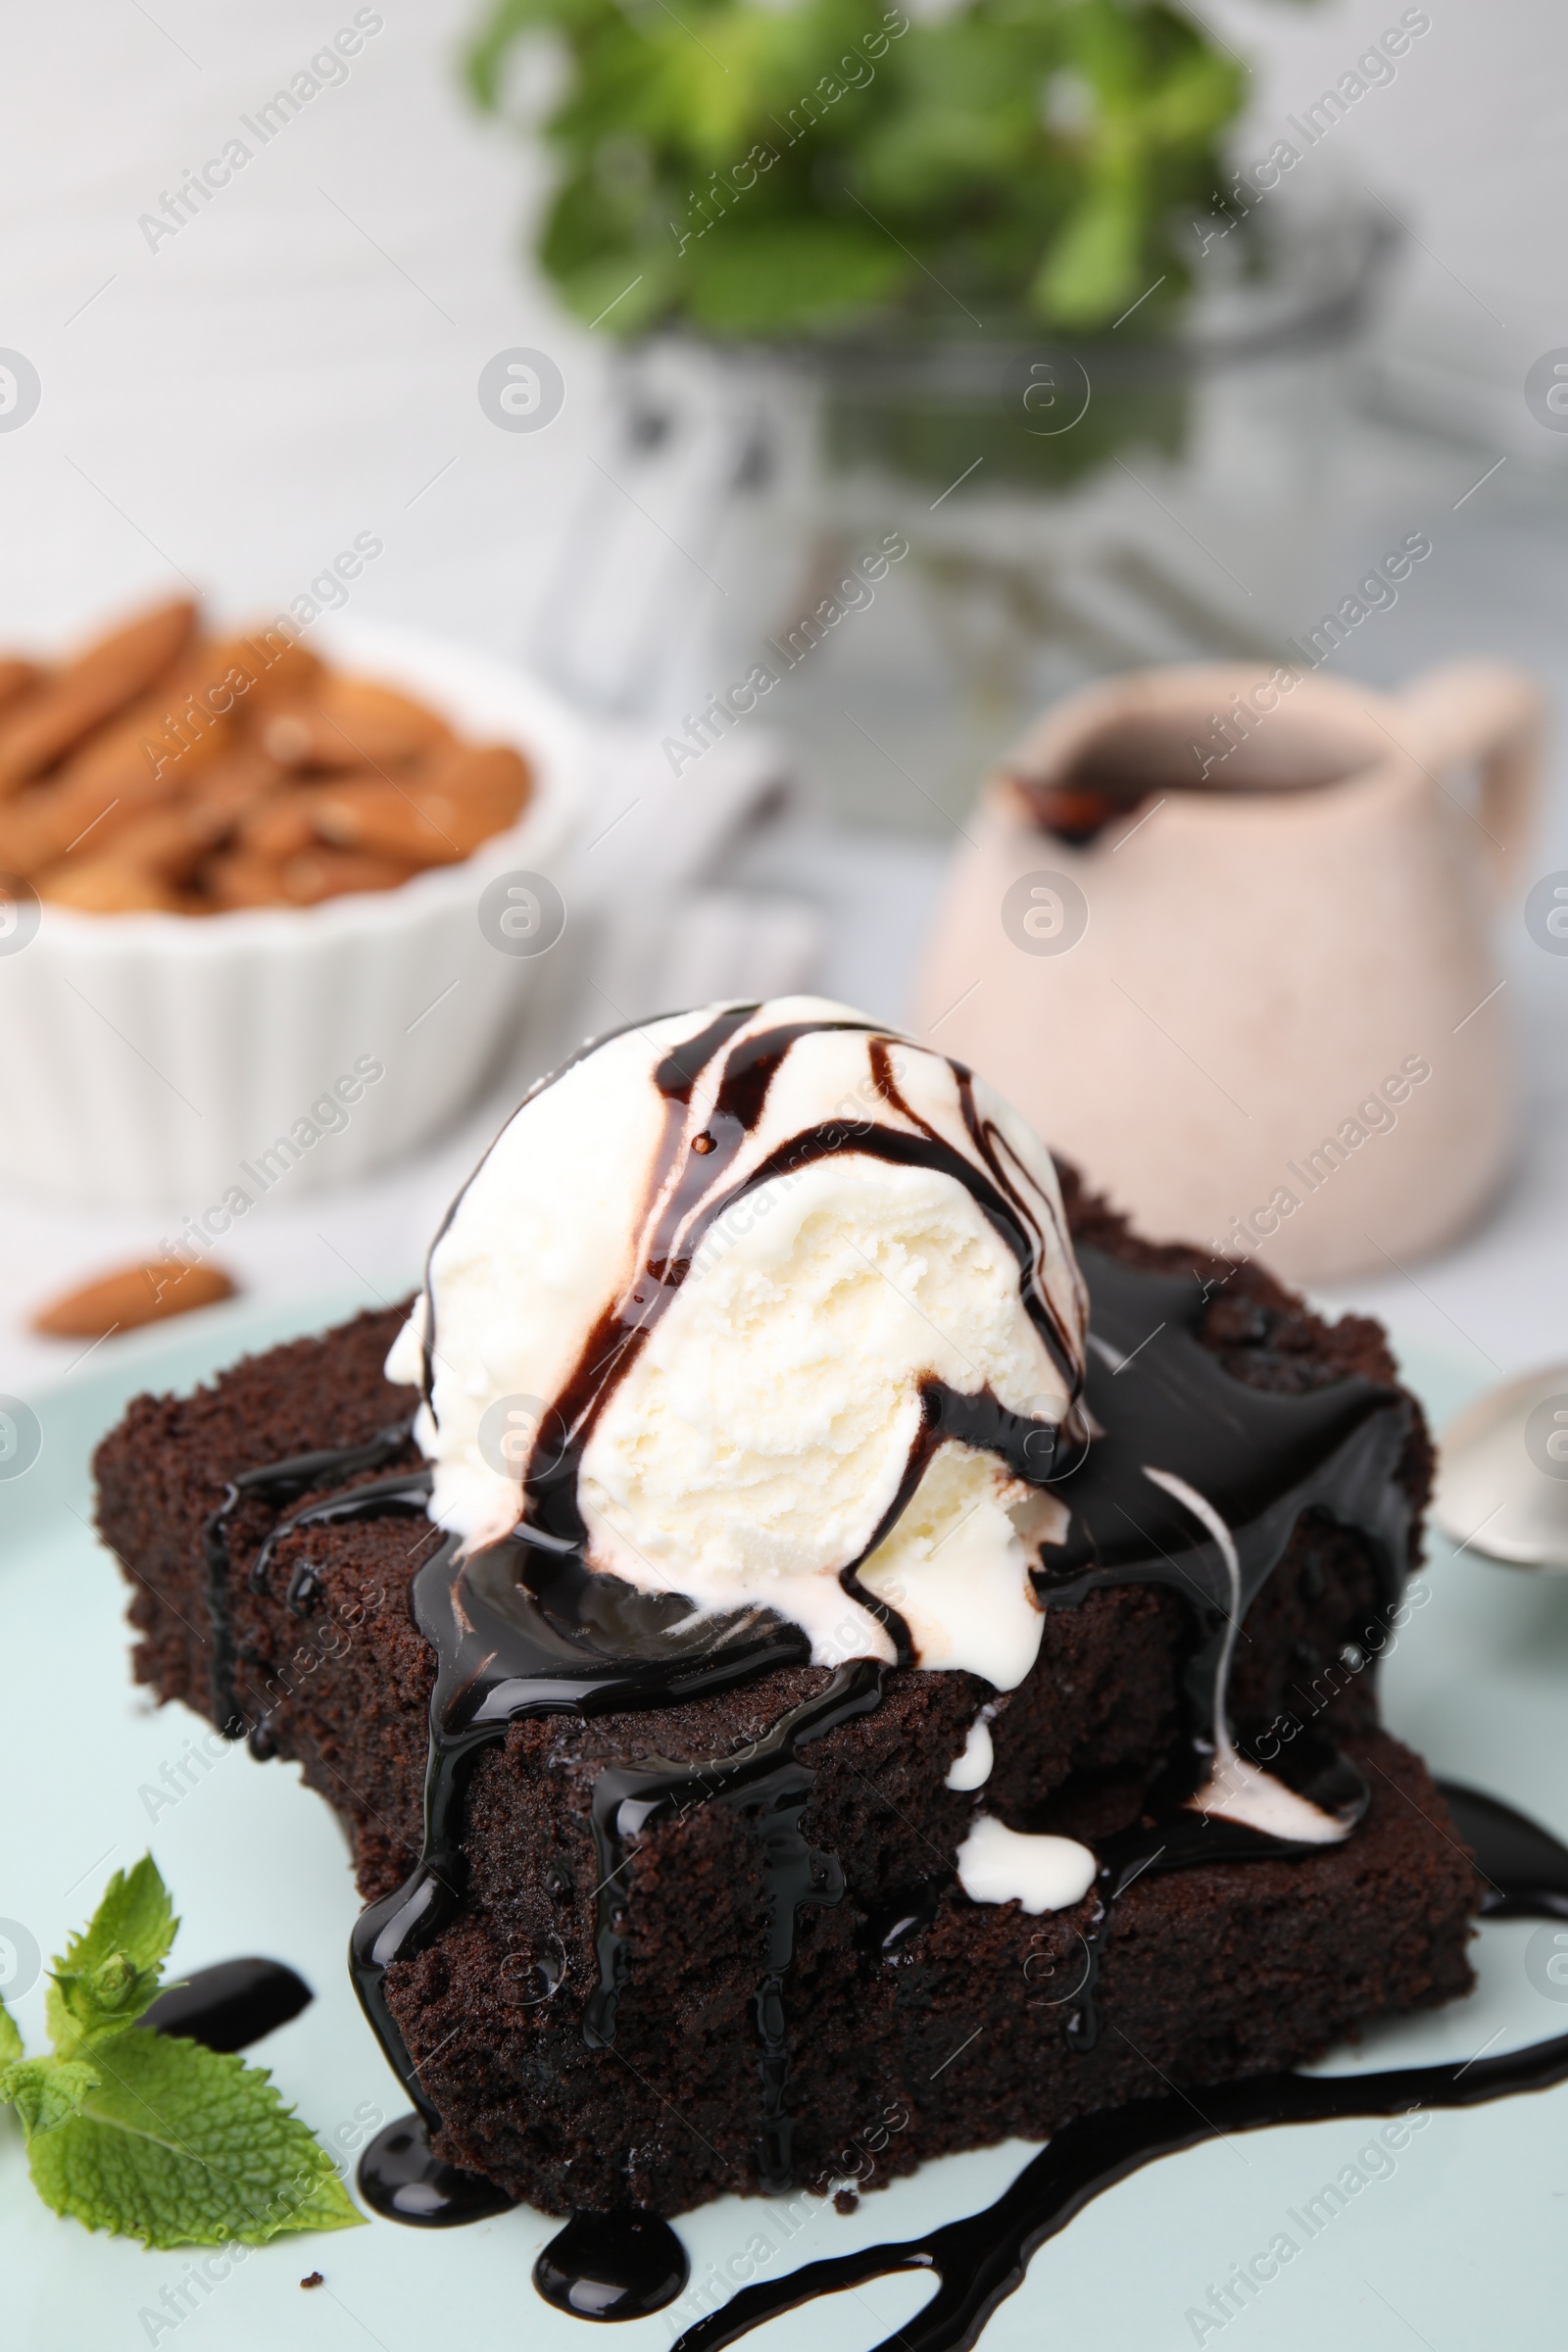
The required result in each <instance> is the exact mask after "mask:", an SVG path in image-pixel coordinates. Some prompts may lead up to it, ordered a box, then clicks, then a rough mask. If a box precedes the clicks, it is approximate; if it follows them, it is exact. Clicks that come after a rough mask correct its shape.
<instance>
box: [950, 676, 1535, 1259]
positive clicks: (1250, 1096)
mask: <svg viewBox="0 0 1568 2352" xmlns="http://www.w3.org/2000/svg"><path fill="white" fill-rule="evenodd" d="M1543 736H1544V711H1543V705H1542V700H1541V697H1540V695H1539V693H1538V691H1537V689H1536V688H1535V687H1534V686H1533V685H1532V683H1531V682H1530V681H1529V680H1528V679H1527V678H1525V677H1523V676H1521V675H1519V674H1517V673H1515V672H1514V671H1511V670H1508V669H1505V668H1503V667H1501V666H1498V665H1494V664H1491V663H1467V664H1464V665H1461V666H1454V667H1450V668H1447V669H1443V670H1439V671H1436V672H1434V673H1432V674H1431V675H1429V676H1427V677H1424V678H1421V679H1418V680H1417V681H1416V683H1415V684H1414V685H1413V686H1411V687H1410V688H1409V689H1408V690H1407V692H1405V693H1404V694H1402V695H1398V696H1387V695H1383V694H1378V693H1375V692H1373V691H1372V690H1371V689H1369V688H1367V687H1363V686H1358V685H1353V684H1348V683H1346V682H1344V681H1341V680H1338V679H1331V678H1326V677H1322V676H1318V675H1314V674H1312V673H1311V672H1309V671H1306V672H1303V671H1300V670H1298V669H1295V668H1292V667H1288V666H1281V667H1279V668H1276V669H1274V670H1272V671H1267V670H1256V669H1252V668H1241V667H1231V666H1223V667H1222V666H1215V667H1206V666H1205V667H1187V668H1176V669H1159V670H1149V671H1144V672H1140V673H1135V674H1133V675H1129V676H1124V677H1120V678H1115V679H1112V680H1109V681H1107V682H1105V683H1104V684H1102V685H1098V686H1094V687H1091V688H1089V689H1088V690H1087V691H1085V692H1083V693H1081V694H1078V695H1075V696H1073V697H1071V698H1069V699H1068V700H1067V701H1065V702H1063V703H1061V704H1059V705H1058V706H1057V707H1056V708H1055V709H1054V710H1053V711H1051V712H1050V713H1049V715H1048V716H1047V717H1046V718H1045V719H1044V720H1043V721H1042V722H1041V723H1040V725H1039V726H1038V727H1037V728H1036V729H1035V730H1034V731H1033V733H1031V734H1030V735H1029V736H1028V737H1027V738H1026V739H1025V741H1024V742H1023V744H1022V745H1021V746H1020V747H1019V749H1018V751H1017V753H1016V754H1015V755H1014V756H1013V757H1012V758H1011V759H1010V760H1007V761H1006V762H1005V766H1004V769H1003V771H1002V772H1001V773H999V774H998V775H996V776H995V777H993V779H992V780H991V782H990V783H989V784H988V786H987V788H986V791H985V794H984V797H983V800H982V803H981V806H980V809H979V811H978V812H977V815H976V817H975V818H974V819H973V820H971V822H970V825H969V828H968V831H969V846H968V847H967V848H965V849H964V850H963V851H961V852H960V854H959V856H958V858H957V859H956V863H955V866H954V869H953V872H952V874H951V876H950V879H949V883H948V887H947V891H946V894H945V897H944V900H943V903H942V905H941V907H940V910H939V914H938V918H937V921H936V925H935V930H934V934H933V936H932V938H931V940H930V942H929V945H928V949H927V953H926V955H925V957H924V961H923V966H922V969H921V973H920V977H919V982H918V989H917V1003H916V1007H915V1024H916V1033H917V1034H918V1035H920V1036H921V1037H922V1038H923V1039H924V1038H928V1039H929V1041H930V1043H931V1044H933V1045H935V1046H939V1047H940V1048H941V1049H942V1050H943V1051H944V1052H945V1053H949V1054H956V1056H957V1057H958V1058H959V1059H960V1060H963V1061H967V1062H969V1063H971V1064H972V1065H973V1066H974V1067H975V1068H976V1069H978V1070H979V1071H980V1072H981V1073H982V1074H983V1075H984V1076H985V1077H987V1078H989V1079H991V1080H992V1081H993V1083H994V1084H995V1085H997V1086H998V1087H999V1088H1000V1089H1001V1090H1002V1092H1003V1093H1004V1094H1005V1095H1006V1096H1008V1097H1009V1098H1010V1099H1011V1100H1012V1102H1013V1103H1016V1104H1017V1106H1018V1108H1019V1109H1020V1110H1022V1111H1023V1112H1024V1113H1025V1114H1026V1116H1028V1117H1029V1118H1030V1119H1031V1120H1032V1122H1033V1123H1034V1125H1035V1126H1036V1127H1037V1128H1038V1129H1039V1130H1040V1132H1041V1133H1042V1134H1043V1135H1044V1136H1045V1137H1046V1138H1047V1140H1048V1141H1049V1142H1050V1143H1051V1145H1052V1146H1053V1148H1054V1149H1055V1150H1056V1151H1057V1152H1062V1153H1064V1154H1066V1155H1067V1156H1068V1157H1070V1158H1072V1159H1074V1160H1076V1161H1077V1162H1078V1163H1079V1165H1080V1166H1081V1167H1082V1169H1083V1170H1084V1172H1085V1174H1086V1175H1087V1176H1088V1177H1089V1178H1090V1179H1091V1180H1092V1182H1093V1183H1094V1184H1095V1185H1096V1186H1097V1187H1099V1188H1100V1189H1102V1190H1103V1191H1104V1192H1106V1193H1108V1194H1109V1195H1110V1196H1111V1197H1112V1199H1113V1200H1114V1201H1116V1203H1117V1204H1118V1205H1119V1206H1120V1207H1122V1208H1124V1209H1126V1210H1127V1211H1129V1212H1130V1213H1131V1214H1132V1215H1133V1216H1134V1217H1135V1218H1136V1220H1137V1222H1138V1224H1139V1225H1140V1226H1141V1227H1142V1228H1143V1230H1144V1231H1145V1232H1147V1233H1149V1234H1151V1235H1154V1236H1163V1237H1172V1238H1174V1237H1182V1238H1186V1239H1194V1240H1198V1241H1201V1242H1207V1243H1211V1244H1213V1245H1215V1246H1216V1247H1218V1248H1219V1249H1221V1250H1228V1251H1230V1252H1231V1253H1233V1254H1235V1253H1240V1254H1244V1255H1247V1256H1253V1255H1256V1256H1258V1257H1259V1258H1260V1259H1261V1261H1262V1262H1263V1263H1265V1264H1267V1265H1271V1266H1272V1267H1273V1268H1274V1269H1275V1270H1276V1271H1278V1272H1279V1273H1281V1274H1282V1275H1284V1276H1286V1277H1288V1278H1291V1279H1293V1280H1298V1281H1300V1280H1307V1281H1320V1282H1330V1281H1334V1280H1336V1279H1339V1278H1342V1277H1345V1276H1348V1275H1351V1274H1357V1273H1364V1272H1377V1271H1382V1272H1389V1271H1391V1270H1392V1269H1393V1267H1395V1266H1397V1265H1403V1264H1404V1263H1405V1262H1406V1261H1408V1260H1409V1259H1410V1258H1411V1257H1413V1256H1416V1255H1418V1254H1419V1253H1420V1252H1422V1251H1424V1250H1434V1249H1436V1248H1438V1247H1440V1246H1441V1245H1442V1244H1444V1243H1446V1242H1447V1241H1450V1240H1451V1239H1453V1238H1454V1237H1455V1236H1456V1235H1458V1234H1459V1233H1460V1232H1462V1230H1463V1229H1464V1227H1465V1225H1466V1224H1467V1223H1468V1222H1469V1220H1470V1219H1471V1218H1473V1217H1474V1216H1475V1215H1476V1214H1477V1213H1478V1211H1479V1210H1480V1209H1481V1208H1482V1206H1483V1205H1484V1203H1485V1202H1486V1201H1487V1200H1488V1197H1489V1195H1490V1194H1491V1193H1492V1192H1493V1190H1494V1189H1495V1186H1496V1184H1497V1182H1498V1180H1499V1177H1500V1175H1501V1173H1502V1171H1503V1169H1504V1168H1505V1166H1506V1164H1507V1161H1508V1156H1509V1150H1510V1144H1511V1139H1512V1134H1513V1126H1514V1105H1515V1074H1514V1057H1513V1052H1512V1037H1511V1022H1510V1017H1509V1005H1508V991H1507V988H1506V985H1505V984H1504V981H1503V978H1502V975H1501V973H1500V971H1499V969H1498V967H1497V964H1496V961H1495V956H1494V951H1493V946H1492V940H1491V933H1492V929H1493V916H1494V910H1495V907H1496V904H1497V902H1498V900H1499V898H1501V897H1502V896H1503V895H1504V894H1507V893H1509V892H1511V890H1512V888H1513V885H1514V883H1515V882H1516V881H1517V880H1519V879H1522V859H1523V858H1524V855H1525V852H1526V848H1527V841H1528V834H1529V829H1530V818H1531V812H1532V806H1533V802H1534V797H1535V792H1536V787H1537V781H1538V776H1539V771H1540V764H1541V752H1542V743H1543ZM1472 770H1478V771H1479V773H1478V775H1472V773H1470V772H1469V771H1472Z"/></svg>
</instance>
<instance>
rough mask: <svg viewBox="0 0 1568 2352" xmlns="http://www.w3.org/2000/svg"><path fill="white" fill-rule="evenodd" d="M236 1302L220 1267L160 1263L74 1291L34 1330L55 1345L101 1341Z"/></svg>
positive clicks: (38, 1318)
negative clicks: (200, 1308)
mask: <svg viewBox="0 0 1568 2352" xmlns="http://www.w3.org/2000/svg"><path fill="white" fill-rule="evenodd" d="M233 1296H234V1285H233V1283H232V1282H230V1280H229V1278H228V1276H227V1275H226V1274H224V1273H221V1271H220V1270H219V1268H218V1267H217V1266H199V1265H193V1264H189V1263H187V1262H186V1260H185V1259H183V1258H154V1259H150V1260H148V1261H146V1262H144V1263H143V1264H141V1265H135V1266H123V1267H122V1268H121V1270H120V1271H119V1272H118V1273H116V1274H103V1275H100V1276H99V1278H98V1280H97V1281H96V1282H88V1283H83V1285H82V1286H81V1288H80V1290H76V1291H68V1292H67V1293H66V1295H65V1297H64V1298H63V1299H53V1300H51V1302H50V1303H49V1305H47V1306H41V1307H40V1308H39V1309H38V1311H37V1313H36V1314H35V1315H34V1316H33V1318H32V1328H33V1330H34V1331H37V1332H42V1333H43V1334H44V1335H45V1337H46V1338H48V1339H52V1340H101V1339H104V1338H106V1337H107V1336H108V1334H109V1333H110V1332H112V1331H134V1330H136V1329H137V1327H138V1326H139V1325H141V1324H143V1323H161V1322H162V1321H163V1320H164V1319H165V1317H166V1316H168V1315H183V1314H187V1313H189V1311H190V1309H191V1308H192V1307H197V1306H214V1305H216V1304H217V1302H218V1300H219V1299H232V1297H233Z"/></svg>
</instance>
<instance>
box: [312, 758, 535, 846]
mask: <svg viewBox="0 0 1568 2352" xmlns="http://www.w3.org/2000/svg"><path fill="white" fill-rule="evenodd" d="M529 786H530V778H529V773H528V767H527V763H526V761H525V760H521V759H520V758H519V757H518V755H517V754H516V753H515V752H513V751H509V750H507V749H506V748H505V747H504V746H498V747H496V748H495V749H493V750H478V749H474V748H472V747H470V746H467V745H463V744H454V745H453V746H451V747H450V749H449V750H448V751H446V752H445V753H444V754H443V755H442V756H441V757H440V758H439V759H438V760H435V761H432V762H431V764H430V766H429V767H428V768H419V769H417V770H416V771H415V772H414V773H413V774H412V775H410V776H408V777H406V778H404V777H400V778H399V779H398V780H397V781H396V782H393V781H391V780H390V779H389V780H387V781H384V782H383V781H379V780H370V781H368V782H360V781H346V782H344V783H342V784H332V785H327V786H325V787H323V789H322V790H321V791H320V792H319V794H318V796H317V819H316V821H317V826H318V829H319V831H320V833H321V834H322V836H323V837H324V839H326V840H327V841H333V842H338V843H341V844H344V845H345V846H353V847H355V848H359V849H366V850H373V851H379V852H380V853H381V854H382V855H383V856H386V857H389V858H411V859H414V860H417V862H418V863H419V864H421V865H450V864H452V863H454V862H455V861H456V860H457V859H459V858H470V857H471V856H472V855H473V853H474V851H475V850H476V849H478V847H479V845H480V843H481V842H485V841H488V840H489V839H490V838H491V836H492V835H493V834H496V833H503V832H505V831H506V828H507V827H508V825H510V824H513V823H515V820H516V817H517V815H518V813H519V811H520V810H521V809H522V808H523V806H524V804H525V803H526V801H527V798H528V792H529Z"/></svg>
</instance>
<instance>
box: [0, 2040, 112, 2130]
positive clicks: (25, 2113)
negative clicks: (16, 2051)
mask: <svg viewBox="0 0 1568 2352" xmlns="http://www.w3.org/2000/svg"><path fill="white" fill-rule="evenodd" d="M97 2081H98V2077H97V2075H96V2074H95V2073H94V2072H93V2069H92V2068H91V2067H90V2066H89V2065H88V2064H87V2063H86V2061H85V2059H81V2058H22V2059H19V2060H18V2061H17V2063H16V2065H14V2066H8V2067H7V2068H6V2070H5V2072H4V2074H0V2099H8V2100H9V2101H10V2102H11V2104H12V2106H14V2107H15V2109H16V2111H17V2113H18V2115H20V2116H21V2118H22V2129H23V2131H25V2134H26V2136H27V2138H28V2139H29V2140H31V2139H32V2138H33V2137H34V2136H35V2134H36V2133H38V2132H40V2131H55V2130H56V2129H57V2128H58V2126H60V2125H61V2124H63V2123H65V2122H66V2121H67V2119H68V2118H69V2117H70V2116H73V2115H74V2114H75V2112H76V2110H77V2108H78V2107H79V2106H80V2105H81V2102H82V2100H83V2099H84V2098H85V2097H86V2095H87V2093H88V2091H89V2090H91V2089H92V2088H93V2087H94V2086H95V2084H96V2083H97Z"/></svg>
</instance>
